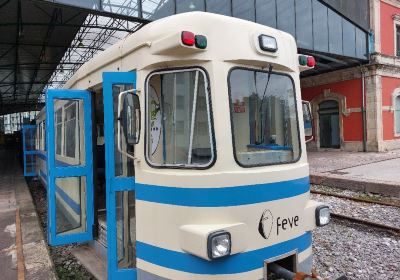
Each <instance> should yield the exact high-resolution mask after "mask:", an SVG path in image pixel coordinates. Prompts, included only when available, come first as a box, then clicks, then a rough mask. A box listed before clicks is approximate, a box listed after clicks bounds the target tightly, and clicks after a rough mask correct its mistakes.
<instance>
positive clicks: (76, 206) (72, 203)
mask: <svg viewBox="0 0 400 280" xmlns="http://www.w3.org/2000/svg"><path fill="white" fill-rule="evenodd" d="M56 192H57V193H58V195H59V196H61V198H62V199H63V200H64V201H65V202H66V203H67V204H68V205H69V207H71V209H72V210H73V211H74V212H75V213H76V214H77V215H80V214H81V206H80V204H79V203H76V202H75V200H73V199H72V198H71V197H70V196H69V195H68V194H67V193H66V192H64V190H63V189H62V188H60V187H59V186H57V185H56Z"/></svg>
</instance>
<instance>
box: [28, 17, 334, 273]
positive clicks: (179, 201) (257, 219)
mask: <svg viewBox="0 0 400 280" xmlns="http://www.w3.org/2000/svg"><path fill="white" fill-rule="evenodd" d="M315 63H316V62H315V59H314V58H313V57H312V56H309V55H303V54H298V49H297V45H296V41H295V39H294V38H293V37H292V36H291V35H289V34H288V33H285V32H282V31H279V30H276V29H273V28H270V27H267V26H264V25H260V24H257V23H253V22H248V21H245V20H241V19H237V18H232V17H227V16H223V15H216V14H211V13H205V12H190V13H183V14H178V15H174V16H170V17H166V18H163V19H159V20H156V21H154V22H152V23H149V24H147V25H145V26H144V27H142V28H141V29H140V30H138V31H137V32H135V33H134V34H132V35H130V36H127V37H126V38H124V39H123V40H122V41H121V42H118V43H117V44H115V45H114V46H112V47H110V48H109V49H107V50H105V51H103V52H101V53H100V54H98V55H97V56H95V57H94V58H93V59H91V60H90V61H88V62H87V63H85V64H84V65H83V66H82V67H81V68H80V69H79V70H78V71H77V72H76V73H75V74H74V75H73V77H72V78H71V79H70V80H69V81H68V82H67V83H66V84H65V86H64V88H63V89H49V90H48V91H47V93H46V107H45V108H44V109H43V110H42V111H41V112H40V113H39V114H38V116H37V118H36V125H35V127H34V131H35V132H34V133H32V135H34V136H32V137H35V143H36V144H35V149H34V151H33V152H34V153H35V157H36V162H35V166H36V172H35V173H36V176H38V177H39V178H40V180H41V181H42V182H43V184H44V185H45V186H46V188H47V200H48V204H49V207H48V233H47V234H48V241H49V244H50V245H52V246H57V245H64V244H71V243H83V244H90V246H92V247H95V248H96V252H97V254H99V257H100V258H102V259H104V261H105V262H106V263H107V273H106V275H104V277H106V278H108V279H139V280H148V279H155V280H156V279H157V280H161V279H176V280H186V279H192V280H193V279H199V280H200V279H201V280H206V279H210V280H211V279H213V280H217V279H229V280H244V279H246V280H248V279H255V280H256V279H257V280H259V279H272V278H270V277H271V276H270V274H271V273H272V274H274V273H275V274H279V275H280V274H282V273H283V274H284V275H286V274H289V275H291V277H292V276H293V275H296V274H298V273H303V274H302V275H310V276H308V277H310V278H311V277H313V276H312V275H311V270H312V230H313V229H315V228H316V227H319V226H325V225H327V224H328V223H329V221H330V214H329V213H330V212H329V207H328V206H326V205H324V204H321V203H319V202H316V201H313V200H311V199H310V180H309V166H308V162H307V153H306V141H307V137H308V139H309V138H310V137H312V126H311V122H312V116H311V110H310V108H309V104H308V103H307V102H303V101H302V100H301V89H300V72H301V71H305V70H308V69H312V68H313V67H315ZM282 271H283V272H282ZM285 273H286V274H285ZM284 279H289V278H284Z"/></svg>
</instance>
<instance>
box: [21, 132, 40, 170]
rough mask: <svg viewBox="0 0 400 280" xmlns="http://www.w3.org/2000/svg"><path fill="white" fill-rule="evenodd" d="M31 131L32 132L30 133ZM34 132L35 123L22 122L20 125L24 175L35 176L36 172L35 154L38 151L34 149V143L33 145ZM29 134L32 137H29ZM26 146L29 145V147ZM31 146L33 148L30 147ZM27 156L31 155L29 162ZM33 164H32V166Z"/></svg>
mask: <svg viewBox="0 0 400 280" xmlns="http://www.w3.org/2000/svg"><path fill="white" fill-rule="evenodd" d="M32 131H33V134H32ZM35 132H36V125H31V124H24V125H22V146H23V150H24V176H25V177H35V176H37V172H36V166H35V165H36V155H37V154H38V152H37V151H36V145H35V143H36V142H35V140H36V138H35V136H36V134H35ZM28 134H30V135H31V136H32V135H33V137H29V135H28ZM28 147H31V149H29V148H28ZM32 147H33V149H32ZM29 156H32V157H33V158H34V159H33V161H31V162H28V160H27V158H28V157H29ZM32 165H33V166H32Z"/></svg>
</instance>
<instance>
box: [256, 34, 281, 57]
mask: <svg viewBox="0 0 400 280" xmlns="http://www.w3.org/2000/svg"><path fill="white" fill-rule="evenodd" d="M258 42H259V44H260V48H261V49H262V50H263V51H267V52H274V53H275V52H277V51H278V44H277V42H276V39H275V38H274V37H271V36H268V35H264V34H262V35H260V36H258Z"/></svg>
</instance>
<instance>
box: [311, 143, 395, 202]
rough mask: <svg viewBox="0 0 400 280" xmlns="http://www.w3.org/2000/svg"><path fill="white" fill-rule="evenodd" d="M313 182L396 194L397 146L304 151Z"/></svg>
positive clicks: (389, 194) (391, 194)
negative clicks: (391, 148) (384, 149)
mask: <svg viewBox="0 0 400 280" xmlns="http://www.w3.org/2000/svg"><path fill="white" fill-rule="evenodd" d="M308 160H309V163H310V179H311V183H313V184H320V185H326V186H333V187H338V188H344V189H351V190H357V191H364V192H371V193H378V194H383V195H388V196H393V197H397V198H400V150H395V151H390V152H385V153H360V152H358V153H357V152H343V151H323V152H308Z"/></svg>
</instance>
